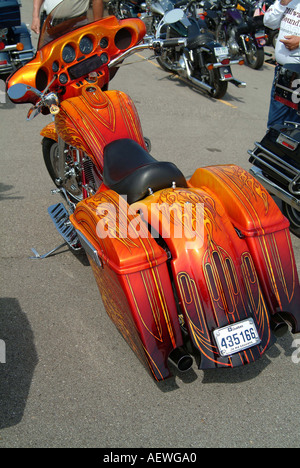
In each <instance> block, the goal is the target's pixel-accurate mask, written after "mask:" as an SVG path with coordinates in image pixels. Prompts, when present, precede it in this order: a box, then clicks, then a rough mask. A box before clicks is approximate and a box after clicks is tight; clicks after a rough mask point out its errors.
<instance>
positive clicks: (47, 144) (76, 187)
mask: <svg viewBox="0 0 300 468" xmlns="http://www.w3.org/2000/svg"><path fill="white" fill-rule="evenodd" d="M42 145H43V156H44V161H45V164H46V167H47V169H48V172H49V174H50V177H51V179H52V180H53V182H54V183H55V185H56V186H57V187H58V188H61V187H63V188H64V189H65V190H66V193H67V195H68V197H69V199H70V201H72V202H73V203H78V202H79V201H81V200H82V198H83V195H82V182H81V171H80V167H79V165H78V164H77V161H76V154H74V153H76V150H74V149H73V148H71V147H69V146H68V145H65V151H64V158H65V160H64V175H63V177H62V178H60V176H59V164H60V158H59V151H58V143H57V142H56V141H54V140H51V139H50V138H44V139H43V143H42Z"/></svg>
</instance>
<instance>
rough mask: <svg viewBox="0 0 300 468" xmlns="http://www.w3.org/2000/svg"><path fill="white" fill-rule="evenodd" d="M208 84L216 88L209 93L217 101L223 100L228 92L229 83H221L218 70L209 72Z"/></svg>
mask: <svg viewBox="0 0 300 468" xmlns="http://www.w3.org/2000/svg"><path fill="white" fill-rule="evenodd" d="M208 84H209V85H210V86H211V87H212V88H214V91H212V92H211V93H209V94H210V95H211V96H212V97H213V98H215V99H222V97H224V95H225V94H226V92H227V88H228V82H227V81H221V80H220V76H219V73H218V70H215V69H214V70H209V79H208Z"/></svg>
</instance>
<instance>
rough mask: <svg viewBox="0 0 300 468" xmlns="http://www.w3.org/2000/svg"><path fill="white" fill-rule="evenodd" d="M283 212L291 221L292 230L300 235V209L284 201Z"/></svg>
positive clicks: (296, 234)
mask: <svg viewBox="0 0 300 468" xmlns="http://www.w3.org/2000/svg"><path fill="white" fill-rule="evenodd" d="M282 212H283V214H284V216H285V217H286V218H287V219H288V220H289V222H290V231H291V232H292V233H293V234H295V236H297V237H300V211H297V210H295V208H292V207H291V206H290V205H288V204H287V203H285V202H282Z"/></svg>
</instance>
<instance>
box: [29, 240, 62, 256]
mask: <svg viewBox="0 0 300 468" xmlns="http://www.w3.org/2000/svg"><path fill="white" fill-rule="evenodd" d="M66 245H68V243H67V242H64V243H63V244H61V245H59V246H58V247H55V248H54V249H52V250H50V252H47V253H45V254H44V255H40V254H39V253H38V252H37V251H36V250H35V249H34V248H32V249H31V250H32V252H33V253H34V255H35V256H34V257H29V258H30V259H33V260H36V259H38V260H42V259H43V258H47V257H49V256H50V255H52V254H53V253H54V252H56V251H57V250H59V249H61V248H62V247H65V246H66Z"/></svg>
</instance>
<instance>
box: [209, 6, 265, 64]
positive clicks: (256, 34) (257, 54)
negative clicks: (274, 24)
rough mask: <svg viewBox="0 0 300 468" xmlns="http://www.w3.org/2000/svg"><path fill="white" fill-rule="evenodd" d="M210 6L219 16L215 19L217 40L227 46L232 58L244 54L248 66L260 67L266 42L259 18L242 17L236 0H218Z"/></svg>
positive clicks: (262, 62)
mask: <svg viewBox="0 0 300 468" xmlns="http://www.w3.org/2000/svg"><path fill="white" fill-rule="evenodd" d="M211 8H212V9H213V11H214V14H215V13H216V12H217V16H219V18H218V19H215V24H217V27H216V30H215V34H216V39H217V41H218V42H220V43H221V44H222V45H224V46H227V47H228V49H229V53H230V56H231V57H232V58H236V57H240V56H244V57H245V61H246V64H247V65H248V66H249V67H251V68H253V69H255V70H258V69H260V68H261V67H262V66H263V64H264V57H265V54H264V46H265V44H266V38H265V30H264V27H263V25H262V23H261V18H260V17H252V18H250V17H247V18H245V17H243V14H242V12H241V11H240V10H238V9H237V0H218V1H217V2H216V3H215V5H214V6H213V7H211ZM208 11H209V10H206V12H208ZM207 16H208V15H207ZM206 21H209V19H208V18H207V19H206Z"/></svg>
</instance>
